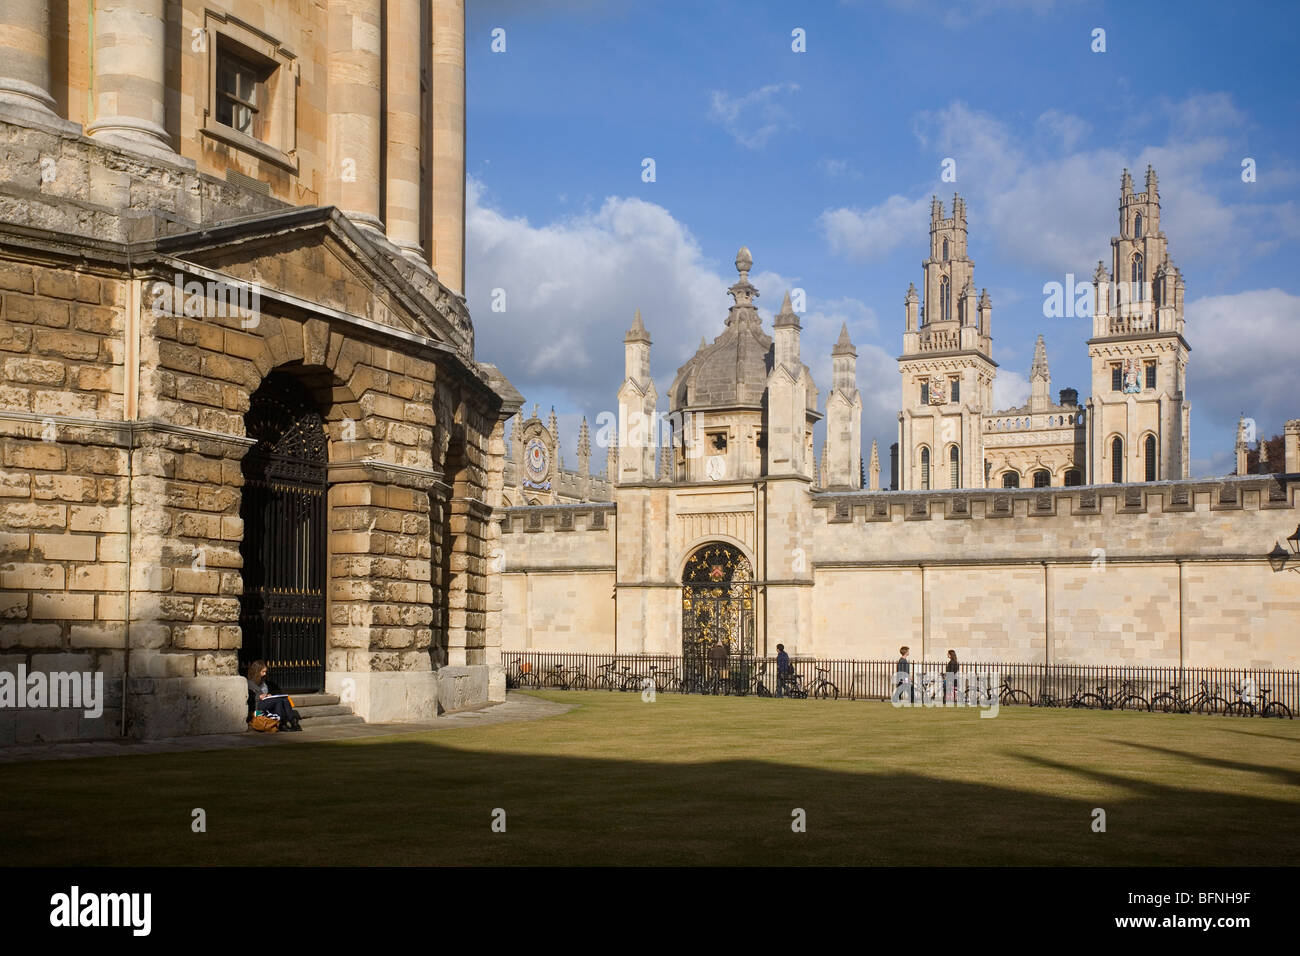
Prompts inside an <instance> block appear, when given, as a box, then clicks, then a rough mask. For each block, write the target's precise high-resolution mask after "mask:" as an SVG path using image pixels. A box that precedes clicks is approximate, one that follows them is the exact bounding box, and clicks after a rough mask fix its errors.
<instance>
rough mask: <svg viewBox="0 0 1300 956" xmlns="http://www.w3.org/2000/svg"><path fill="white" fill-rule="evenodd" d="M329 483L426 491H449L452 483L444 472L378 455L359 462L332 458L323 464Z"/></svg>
mask: <svg viewBox="0 0 1300 956" xmlns="http://www.w3.org/2000/svg"><path fill="white" fill-rule="evenodd" d="M326 473H327V474H328V475H329V481H330V484H339V483H342V482H351V481H360V482H367V483H370V482H376V481H379V482H382V483H383V484H387V485H400V486H402V487H404V488H416V489H419V490H420V491H429V490H432V489H435V488H437V489H438V490H440V491H443V492H444V493H445V492H449V491H451V486H450V485H448V484H447V483H446V482H444V481H443V480H442V479H443V473H442V472H440V471H436V470H433V469H430V468H415V467H413V466H411V465H398V464H394V463H393V462H388V461H382V460H380V459H378V458H362V459H361V460H360V461H332V462H330V463H329V464H328V465H327V466H326Z"/></svg>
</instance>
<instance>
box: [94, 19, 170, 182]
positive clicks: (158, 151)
mask: <svg viewBox="0 0 1300 956" xmlns="http://www.w3.org/2000/svg"><path fill="white" fill-rule="evenodd" d="M163 7H164V3H163V0H96V3H95V121H94V122H93V123H91V124H90V125H89V126H87V127H86V133H87V134H88V135H90V136H93V137H94V138H96V139H100V140H105V141H108V142H111V143H113V144H115V145H118V146H124V147H126V148H128V149H133V150H136V151H139V152H145V153H150V154H153V155H157V156H161V157H163V158H166V159H172V160H175V159H176V158H177V157H176V152H175V150H173V149H172V147H171V143H170V142H169V140H168V137H167V130H166V128H165V127H166V107H165V106H164V97H165V94H166V57H167V41H166V22H165V18H164V11H163Z"/></svg>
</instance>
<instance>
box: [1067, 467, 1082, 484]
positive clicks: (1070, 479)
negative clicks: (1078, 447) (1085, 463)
mask: <svg viewBox="0 0 1300 956" xmlns="http://www.w3.org/2000/svg"><path fill="white" fill-rule="evenodd" d="M1081 484H1083V480H1082V476H1080V474H1079V472H1078V471H1076V470H1075V469H1073V468H1071V469H1070V470H1069V471H1067V472H1066V473H1065V487H1067V488H1073V487H1074V486H1075V485H1081Z"/></svg>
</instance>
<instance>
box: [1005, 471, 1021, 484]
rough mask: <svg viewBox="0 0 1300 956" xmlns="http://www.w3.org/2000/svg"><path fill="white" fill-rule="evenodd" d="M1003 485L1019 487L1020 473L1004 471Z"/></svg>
mask: <svg viewBox="0 0 1300 956" xmlns="http://www.w3.org/2000/svg"><path fill="white" fill-rule="evenodd" d="M1002 487H1003V488H1019V487H1020V473H1019V472H1017V471H1004V472H1003V473H1002Z"/></svg>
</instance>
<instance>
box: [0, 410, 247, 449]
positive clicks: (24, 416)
mask: <svg viewBox="0 0 1300 956" xmlns="http://www.w3.org/2000/svg"><path fill="white" fill-rule="evenodd" d="M0 422H23V423H34V424H36V425H38V426H42V427H43V426H44V425H45V423H46V422H53V423H54V424H55V425H56V426H58V425H62V426H65V427H68V428H87V429H95V430H98V431H107V432H110V433H113V436H114V439H113V440H112V441H111V442H110V444H114V445H118V446H120V447H122V448H128V447H133V443H132V440H131V439H132V436H133V435H136V434H139V435H163V436H168V437H175V438H184V439H191V440H194V441H207V442H218V443H221V444H226V445H231V446H234V447H235V448H237V449H239V450H240V451H241V454H242V452H243V451H247V450H248V449H249V448H252V447H253V446H254V445H256V444H257V440H256V439H254V438H247V437H245V436H243V435H230V434H226V433H225V432H210V431H206V430H204V429H202V428H192V427H190V426H188V425H174V424H172V423H171V422H163V421H155V420H149V419H146V420H142V421H101V420H99V419H96V418H74V417H72V416H69V415H37V414H34V413H32V412H23V411H16V410H13V409H0ZM35 437H39V436H35ZM135 444H138V443H135Z"/></svg>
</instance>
